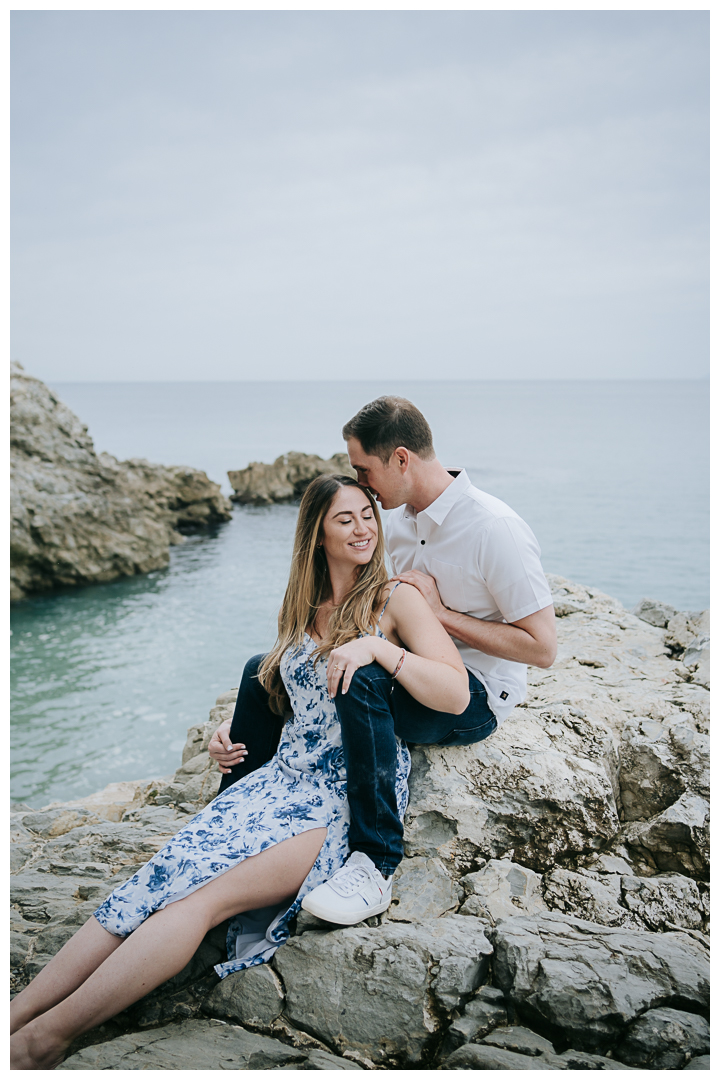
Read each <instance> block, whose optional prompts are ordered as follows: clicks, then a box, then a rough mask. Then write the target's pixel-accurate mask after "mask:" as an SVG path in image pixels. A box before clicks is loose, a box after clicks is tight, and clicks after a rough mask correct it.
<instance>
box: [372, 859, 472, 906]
mask: <svg viewBox="0 0 720 1080" xmlns="http://www.w3.org/2000/svg"><path fill="white" fill-rule="evenodd" d="M459 899H460V889H459V888H458V886H457V885H456V883H455V882H454V881H453V879H452V875H451V874H450V871H449V870H447V868H446V867H445V864H444V863H443V862H442V860H441V859H433V858H430V859H424V858H422V857H420V856H416V857H415V858H413V859H403V861H402V862H401V863H400V866H399V867H398V868H397V871H396V873H395V876H394V878H393V899H392V904H391V905H390V907H389V908H388V912H387V916H386V918H388V919H390V920H395V921H397V922H422V921H423V920H424V919H432V918H440V916H441V915H446V914H447V913H448V912H450V911H455V910H457V906H458V902H459Z"/></svg>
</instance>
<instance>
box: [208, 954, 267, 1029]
mask: <svg viewBox="0 0 720 1080" xmlns="http://www.w3.org/2000/svg"><path fill="white" fill-rule="evenodd" d="M284 1003H285V995H284V993H283V988H282V985H281V983H280V980H279V979H278V977H277V975H276V974H275V972H274V971H273V969H272V968H271V967H268V966H267V965H266V964H262V965H261V966H259V967H253V968H248V969H247V970H246V971H239V972H236V973H235V974H234V975H228V976H227V977H226V978H224V979H222V980H221V981H220V983H219V984H218V986H217V987H216V988H215V989H214V990H213V992H212V993H211V994H210V995H209V996H208V997H207V998H206V999H205V1000H204V1002H203V1005H202V1010H203V1012H204V1013H207V1014H208V1016H213V1017H216V1018H218V1019H224V1020H235V1021H236V1022H237V1023H239V1024H245V1025H248V1026H250V1027H254V1028H261V1029H267V1028H270V1026H271V1025H272V1022H273V1020H276V1019H277V1017H278V1016H280V1014H281V1013H282V1011H283V1006H284Z"/></svg>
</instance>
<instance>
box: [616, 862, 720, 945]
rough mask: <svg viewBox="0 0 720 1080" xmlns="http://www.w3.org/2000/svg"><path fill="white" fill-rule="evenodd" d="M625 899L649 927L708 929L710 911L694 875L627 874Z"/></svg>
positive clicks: (623, 882) (623, 890) (623, 889)
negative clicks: (629, 875) (643, 875)
mask: <svg viewBox="0 0 720 1080" xmlns="http://www.w3.org/2000/svg"><path fill="white" fill-rule="evenodd" d="M620 889H621V893H622V902H623V904H624V905H625V907H627V908H628V909H629V910H630V911H631V912H633V914H635V916H636V917H637V918H638V919H640V920H641V921H642V923H644V925H645V927H646V928H647V929H648V930H656V931H661V930H665V929H677V927H678V926H681V927H686V928H687V929H688V930H704V929H705V928H706V926H707V918H708V914H709V912H708V911H707V910H706V903H705V900H704V898H703V896H702V895H701V893H700V889H699V888H698V885H697V883H696V882H695V881H693V880H692V878H688V877H684V876H683V875H682V874H673V873H662V874H656V875H655V876H654V877H651V878H636V877H628V876H623V877H621V879H620Z"/></svg>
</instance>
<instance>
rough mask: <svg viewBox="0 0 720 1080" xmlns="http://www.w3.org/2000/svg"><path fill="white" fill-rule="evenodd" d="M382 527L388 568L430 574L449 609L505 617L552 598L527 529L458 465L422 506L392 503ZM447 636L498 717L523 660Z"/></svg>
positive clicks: (523, 675) (517, 695)
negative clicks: (438, 492) (455, 472)
mask: <svg viewBox="0 0 720 1080" xmlns="http://www.w3.org/2000/svg"><path fill="white" fill-rule="evenodd" d="M386 534H387V546H388V551H389V553H390V559H391V562H392V567H393V572H394V573H396V574H402V573H404V572H405V571H407V570H421V571H422V572H423V573H425V574H431V575H432V576H433V577H434V578H435V580H436V581H437V584H438V591H439V593H440V597H441V599H442V602H443V604H444V605H445V607H448V608H452V610H453V611H461V612H463V613H464V614H466V615H472V616H473V618H475V619H485V620H488V621H489V622H508V623H512V622H517V621H518V619H524V618H525V616H526V615H532V614H533V613H534V612H535V611H540V610H541V608H545V607H548V605H549V604H552V596H551V594H550V589H549V587H548V583H547V580H546V578H545V574H544V573H543V569H542V566H541V565H540V546H539V544H538V542H537V540H536V539H535V536H534V534H533V532H532V530H531V529H530V527H529V526H528V525H527V524H526V523H525V522H524V521H523V520H522V518H521V517H519V516H518V515H517V514H516V513H515V511H514V510H511V509H510V507H509V506H508V505H507V504H506V503H504V502H502V501H501V500H500V499H496V498H495V497H494V496H493V495H488V494H487V493H486V492H484V491H480V490H479V489H478V488H476V487H473V485H472V484H471V483H470V477H469V476H468V474H467V473H466V472H465V470H464V469H463V470H462V472H460V473H459V474H458V475H457V476H456V477H455V479H454V480H453V482H452V484H450V486H449V487H447V488H446V489H445V491H443V493H442V495H440V497H439V498H437V499H436V500H435V502H434V503H432V504H431V505H430V506H428V507H427V509H426V510H421V511H420V513H417V511H416V510H414V509H413V508H412V507H410V506H400V507H398V508H397V509H395V510H393V511H392V512H391V513H390V515H389V517H388V521H387V528H386ZM453 640H454V641H455V644H456V645H457V647H458V650H459V652H460V655H461V656H462V658H463V663H464V664H465V666H466V667H467V668H468V670H469V671H472V672H473V674H474V675H476V676H477V677H478V679H480V681H481V682H482V684H483V685H484V687H485V689H486V690H487V695H488V704H489V706H490V708H491V709H492V711H493V712H494V714H495V716H496V718H497V722H498V724H500V723H501V722H502V721H503V720H504V719H505V717H506V716H507V715H508V713H509V712H510V711H511V710H512V709H513V708H514V707H515V705H518V704H519V703H520V702H521V701H522V700H523V699H524V697H525V693H526V691H527V667H526V665H525V664H518V663H515V661H513V660H499V659H498V658H497V657H495V656H488V655H487V654H486V653H482V652H479V651H478V650H477V649H473V648H471V647H470V646H469V645H465V644H464V643H463V642H462V641H458V640H457V639H453Z"/></svg>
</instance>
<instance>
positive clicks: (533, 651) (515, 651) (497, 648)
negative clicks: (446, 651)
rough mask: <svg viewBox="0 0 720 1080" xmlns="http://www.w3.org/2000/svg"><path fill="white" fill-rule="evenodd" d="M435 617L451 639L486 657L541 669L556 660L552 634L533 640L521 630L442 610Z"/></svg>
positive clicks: (511, 625) (531, 636)
mask: <svg viewBox="0 0 720 1080" xmlns="http://www.w3.org/2000/svg"><path fill="white" fill-rule="evenodd" d="M537 614H541V613H537ZM437 615H438V618H439V619H440V622H441V623H442V624H443V626H444V627H445V629H446V630H447V632H448V634H450V636H451V637H454V638H456V639H457V640H458V641H462V642H463V643H464V644H465V645H470V646H471V648H473V649H477V650H478V652H482V653H485V654H486V655H487V656H497V657H498V658H499V659H501V660H515V661H516V662H517V663H519V664H532V665H533V666H535V667H541V668H547V667H550V666H551V665H552V663H553V661H554V659H555V643H554V634H553V635H548V634H545V635H542V636H538V637H534V636H533V635H532V634H531V633H529V632H528V631H527V630H525V629H523V627H521V626H514V625H513V624H512V623H504V622H490V621H489V620H487V619H475V618H473V616H472V615H464V614H463V613H462V612H460V611H451V610H450V608H443V610H442V611H441V612H439V613H437ZM521 621H522V620H521ZM546 621H549V618H548V619H546ZM548 638H549V639H548Z"/></svg>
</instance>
